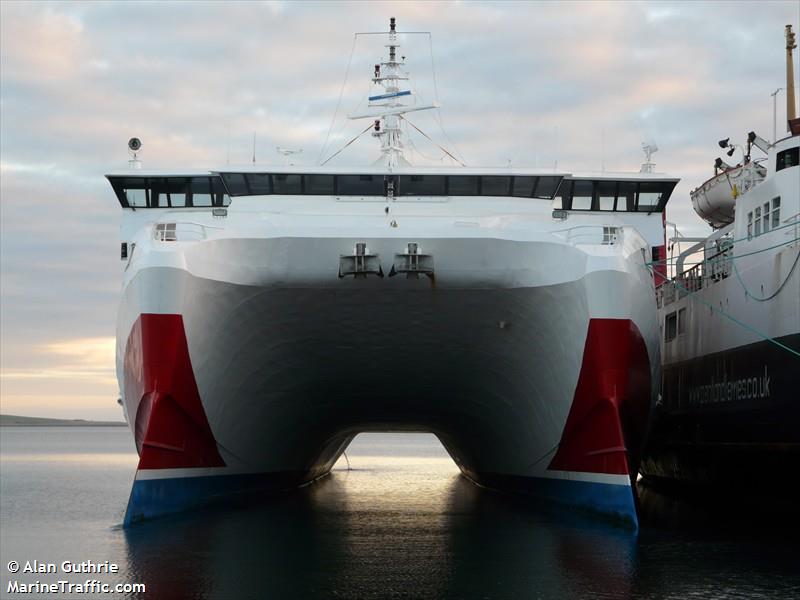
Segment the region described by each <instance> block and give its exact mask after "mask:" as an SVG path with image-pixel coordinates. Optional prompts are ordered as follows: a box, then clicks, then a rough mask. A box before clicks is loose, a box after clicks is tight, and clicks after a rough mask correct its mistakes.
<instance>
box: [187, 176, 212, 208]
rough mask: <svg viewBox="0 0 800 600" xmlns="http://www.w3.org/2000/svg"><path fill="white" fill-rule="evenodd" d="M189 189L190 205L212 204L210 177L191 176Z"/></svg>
mask: <svg viewBox="0 0 800 600" xmlns="http://www.w3.org/2000/svg"><path fill="white" fill-rule="evenodd" d="M189 189H190V191H191V192H192V206H211V205H212V204H213V202H212V196H211V178H210V177H192V179H191V181H190V183H189Z"/></svg>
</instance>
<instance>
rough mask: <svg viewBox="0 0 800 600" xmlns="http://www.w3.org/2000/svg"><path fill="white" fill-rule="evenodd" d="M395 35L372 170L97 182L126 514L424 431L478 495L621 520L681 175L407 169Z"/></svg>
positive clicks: (282, 477)
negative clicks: (375, 433) (127, 489)
mask: <svg viewBox="0 0 800 600" xmlns="http://www.w3.org/2000/svg"><path fill="white" fill-rule="evenodd" d="M397 35H398V34H397V33H396V32H395V29H394V23H392V27H391V31H390V32H389V34H388V38H389V44H388V51H389V59H388V60H386V61H384V62H382V63H381V64H380V65H378V66H376V70H375V72H374V74H373V83H374V84H376V85H380V86H382V89H383V92H382V93H376V94H373V95H372V99H371V100H370V103H371V105H372V106H371V107H370V109H369V110H370V111H371V112H369V113H368V114H366V115H354V116H355V117H359V116H367V117H369V118H371V119H372V120H373V124H372V127H371V128H372V130H373V132H374V133H375V134H376V137H378V138H379V140H380V142H381V158H380V160H379V161H378V162H377V163H376V164H375V165H373V166H369V167H352V168H343V167H330V166H318V167H300V166H284V167H276V168H260V167H255V166H248V167H242V168H234V167H226V168H223V169H217V170H214V169H212V170H208V171H183V172H177V171H171V172H157V171H144V170H137V171H126V172H121V173H115V174H109V175H108V178H109V180H110V182H111V184H112V186H113V188H114V190H115V192H116V195H117V198H118V199H119V201H120V203H121V205H122V207H123V213H124V214H123V224H122V271H123V280H124V283H123V294H122V302H121V306H120V311H119V318H118V324H117V342H118V343H117V372H118V377H119V381H120V386H121V389H122V390H123V401H124V407H125V411H126V416H127V419H128V422H129V423H130V424H131V427H132V429H133V430H134V434H135V437H136V441H137V447H138V448H139V452H140V463H139V470H138V473H137V478H136V482H135V484H134V489H133V492H132V495H131V501H130V504H129V507H128V514H127V517H126V522H127V523H130V522H133V521H136V520H138V519H142V518H147V517H149V516H154V515H157V514H161V513H165V512H172V511H175V510H180V509H182V508H186V507H188V506H193V505H196V504H200V503H203V502H205V501H207V500H208V499H209V498H212V497H216V496H218V495H220V494H222V493H224V492H231V491H242V490H249V489H263V488H269V489H273V488H285V487H291V486H296V485H300V484H302V483H305V482H308V481H311V480H313V479H315V478H317V477H320V476H322V475H325V474H326V473H327V472H328V471H329V470H330V468H331V467H332V465H333V464H334V462H335V461H336V459H337V458H338V456H339V455H340V454H341V452H342V451H343V450H344V449H345V448H346V446H347V444H348V443H349V441H350V440H351V439H352V438H353V436H354V435H356V434H357V433H358V432H360V431H365V430H397V429H400V430H425V431H432V432H434V433H435V434H436V435H438V436H439V438H440V439H441V440H442V442H443V443H444V445H445V446H446V448H447V449H448V451H449V452H450V453H451V455H452V456H453V458H454V460H455V461H456V463H457V464H458V465H459V467H460V468H461V470H462V472H463V473H464V474H465V475H466V476H468V477H470V478H471V479H473V480H474V481H477V482H479V483H482V484H484V485H487V486H490V487H498V488H504V489H522V490H525V491H530V492H533V493H536V494H539V495H542V496H545V497H550V498H554V499H556V500H559V501H561V502H566V503H571V504H576V505H579V506H582V507H584V508H587V509H590V510H595V511H598V512H602V513H608V514H612V515H616V516H618V517H621V518H623V519H626V520H629V521H632V522H634V523H635V522H636V512H635V504H634V491H633V489H632V487H631V477H632V476H635V473H636V464H637V462H638V453H639V450H640V447H641V443H642V437H643V435H644V431H645V428H646V424H647V418H648V413H649V410H650V406H651V404H652V403H654V401H655V398H656V395H657V389H658V383H659V379H660V375H659V369H660V360H659V348H658V335H659V331H658V321H657V318H656V310H655V302H654V284H653V273H652V271H651V269H650V265H651V262H652V261H653V259H654V258H655V259H656V260H657V259H658V258H659V256H662V257H663V245H664V237H663V236H664V228H663V210H664V206H665V204H666V202H667V200H668V198H669V195H670V193H671V192H672V189H673V187H674V186H675V183H676V182H677V180H676V179H675V178H670V177H666V176H663V175H659V174H656V173H632V174H613V173H603V174H598V175H592V174H582V175H581V174H570V173H566V172H554V171H548V170H543V169H518V168H500V169H498V168H475V167H473V168H459V167H451V168H445V167H437V168H415V167H412V166H410V165H408V164H407V162H406V160H405V159H404V158H403V154H402V139H401V129H400V127H399V122H400V120H402V118H403V114H405V113H406V112H408V111H409V110H411V109H413V108H423V107H422V106H414V105H407V106H403V105H402V104H401V102H402V101H403V100H404V99H407V97H408V96H409V94H405V93H402V92H405V91H407V89H408V88H405V87H404V86H403V85H402V84H403V82H404V81H405V79H404V77H405V76H404V73H403V70H402V62H401V61H397V56H396V43H395V42H396V36H397ZM378 67H379V68H378ZM381 96H382V97H381ZM659 251H661V254H659Z"/></svg>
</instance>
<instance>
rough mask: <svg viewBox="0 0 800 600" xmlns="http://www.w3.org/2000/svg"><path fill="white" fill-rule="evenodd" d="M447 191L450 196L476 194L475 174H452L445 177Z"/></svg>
mask: <svg viewBox="0 0 800 600" xmlns="http://www.w3.org/2000/svg"><path fill="white" fill-rule="evenodd" d="M447 186H448V191H449V193H450V195H451V196H477V195H478V176H477V175H452V176H450V177H448V178H447Z"/></svg>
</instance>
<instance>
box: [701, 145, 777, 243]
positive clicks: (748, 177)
mask: <svg viewBox="0 0 800 600" xmlns="http://www.w3.org/2000/svg"><path fill="white" fill-rule="evenodd" d="M766 175H767V171H766V169H765V168H764V167H763V166H762V165H761V164H760V162H759V161H752V162H747V163H745V164H743V165H737V166H735V167H731V168H729V169H726V170H724V171H723V172H722V173H718V174H716V175H714V177H712V178H710V179H708V180H706V181H705V182H703V183H702V184H701V185H700V186H698V187H697V189H695V190H692V192H691V198H692V206H693V207H694V211H695V212H696V213H697V214H698V215H700V218H701V219H703V220H704V221H705V222H706V223H708V224H709V225H711V226H712V227H713V228H714V229H719V228H720V227H724V226H725V225H730V224H731V223H733V217H734V207H735V204H736V198H738V197H739V196H741V195H742V194H745V193H747V192H748V191H749V190H750V189H752V188H753V187H754V186H755V185H757V184H758V183H760V182H761V181H763V179H764V177H766Z"/></svg>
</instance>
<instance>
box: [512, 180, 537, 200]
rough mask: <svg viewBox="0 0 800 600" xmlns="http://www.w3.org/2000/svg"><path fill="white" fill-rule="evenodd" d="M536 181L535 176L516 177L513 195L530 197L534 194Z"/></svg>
mask: <svg viewBox="0 0 800 600" xmlns="http://www.w3.org/2000/svg"><path fill="white" fill-rule="evenodd" d="M535 183H536V178H535V177H522V176H517V177H514V186H513V188H512V190H511V195H512V196H516V197H518V198H530V197H531V196H533V186H534V184H535Z"/></svg>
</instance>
